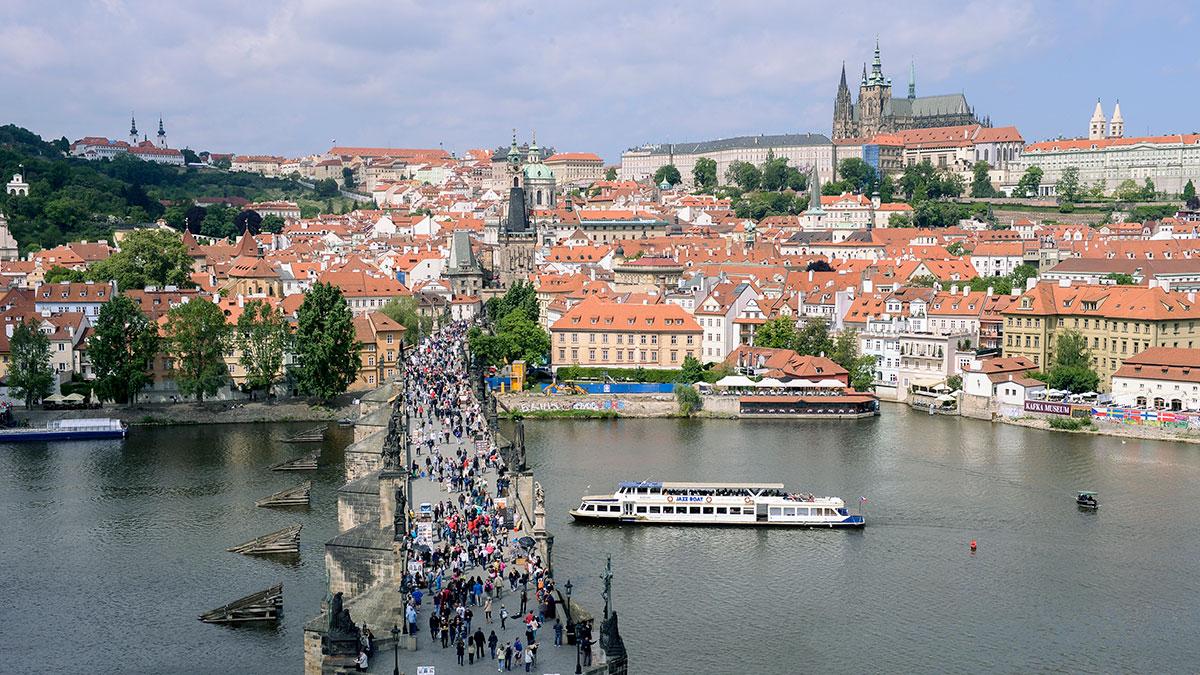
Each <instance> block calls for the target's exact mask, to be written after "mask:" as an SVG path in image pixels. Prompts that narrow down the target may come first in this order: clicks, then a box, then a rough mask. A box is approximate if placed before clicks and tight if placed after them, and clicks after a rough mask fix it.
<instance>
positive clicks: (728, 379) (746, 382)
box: [713, 375, 754, 387]
mask: <svg viewBox="0 0 1200 675" xmlns="http://www.w3.org/2000/svg"><path fill="white" fill-rule="evenodd" d="M713 386H714V387H753V386H754V380H751V379H750V378H748V377H746V376H745V375H726V376H725V377H722V378H721V379H719V380H717V381H716V382H714V383H713Z"/></svg>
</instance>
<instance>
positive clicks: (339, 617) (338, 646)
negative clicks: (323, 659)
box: [321, 591, 360, 656]
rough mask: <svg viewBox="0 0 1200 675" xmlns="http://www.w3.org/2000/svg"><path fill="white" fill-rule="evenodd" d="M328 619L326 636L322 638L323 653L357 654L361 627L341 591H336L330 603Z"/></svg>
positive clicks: (335, 654)
mask: <svg viewBox="0 0 1200 675" xmlns="http://www.w3.org/2000/svg"><path fill="white" fill-rule="evenodd" d="M327 621H328V623H327V624H326V625H327V629H326V631H325V636H324V637H323V638H321V653H323V654H328V655H330V656H342V655H347V654H357V653H358V640H359V635H360V632H359V628H358V625H357V624H355V623H354V619H351V618H350V610H349V609H346V608H345V606H344V604H343V601H342V592H341V591H338V592H337V593H335V594H334V596H333V599H332V601H331V602H330V603H329V615H328V617H327Z"/></svg>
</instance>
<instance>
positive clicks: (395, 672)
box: [392, 619, 407, 675]
mask: <svg viewBox="0 0 1200 675" xmlns="http://www.w3.org/2000/svg"><path fill="white" fill-rule="evenodd" d="M406 621H407V619H406ZM392 658H393V659H394V661H395V666H393V667H392V675H400V628H399V627H398V626H397V625H396V624H392Z"/></svg>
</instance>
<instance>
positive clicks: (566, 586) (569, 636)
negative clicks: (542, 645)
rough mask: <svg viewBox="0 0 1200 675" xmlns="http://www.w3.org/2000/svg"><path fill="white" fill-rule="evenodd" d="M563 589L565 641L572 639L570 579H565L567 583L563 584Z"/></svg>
mask: <svg viewBox="0 0 1200 675" xmlns="http://www.w3.org/2000/svg"><path fill="white" fill-rule="evenodd" d="M563 589H564V590H566V591H567V641H568V642H570V641H571V640H573V639H574V635H575V632H574V629H575V625H574V624H573V623H572V622H571V580H570V579H567V583H565V584H563Z"/></svg>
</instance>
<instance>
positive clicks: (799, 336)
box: [795, 317, 833, 356]
mask: <svg viewBox="0 0 1200 675" xmlns="http://www.w3.org/2000/svg"><path fill="white" fill-rule="evenodd" d="M795 349H796V353H797V354H800V355H802V356H821V355H828V354H830V353H831V352H833V340H831V339H830V338H829V322H828V321H826V320H825V319H822V318H820V317H818V318H815V319H809V320H808V321H807V322H806V323H805V324H804V327H802V328H801V329H800V330H799V331H798V332H797V333H796V347H795Z"/></svg>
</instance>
